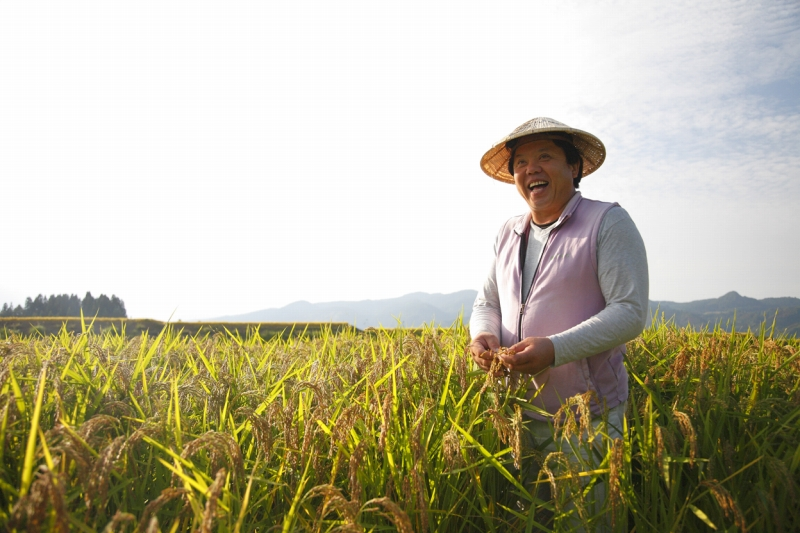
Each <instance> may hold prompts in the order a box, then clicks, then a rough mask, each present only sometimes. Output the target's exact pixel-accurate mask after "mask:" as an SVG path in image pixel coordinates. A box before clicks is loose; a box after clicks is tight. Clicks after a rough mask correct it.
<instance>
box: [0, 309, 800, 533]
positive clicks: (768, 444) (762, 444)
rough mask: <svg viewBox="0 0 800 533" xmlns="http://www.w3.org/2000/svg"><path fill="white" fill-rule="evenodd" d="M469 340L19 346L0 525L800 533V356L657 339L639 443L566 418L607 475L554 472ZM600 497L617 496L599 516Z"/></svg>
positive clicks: (638, 388) (688, 336)
mask: <svg viewBox="0 0 800 533" xmlns="http://www.w3.org/2000/svg"><path fill="white" fill-rule="evenodd" d="M468 342H469V335H468V332H467V331H466V329H465V327H464V326H463V325H462V324H460V323H456V324H454V325H453V326H452V327H451V328H449V329H437V328H425V329H422V330H413V331H412V330H403V329H394V330H373V331H367V332H357V331H353V330H343V331H338V332H334V331H333V330H330V329H328V330H325V329H323V330H322V331H321V332H318V333H317V334H316V335H315V336H314V337H310V336H303V335H300V336H296V337H292V338H283V337H275V338H272V339H264V338H262V336H261V335H258V334H252V335H240V334H239V333H236V332H229V333H202V334H194V335H186V334H183V333H182V332H179V331H176V330H174V329H172V328H171V327H167V328H165V329H164V330H163V331H161V333H160V334H158V335H150V334H148V333H142V334H141V335H139V336H136V337H133V338H129V337H126V336H124V335H122V334H119V333H117V332H116V331H105V332H103V333H92V332H91V331H88V330H87V331H85V332H83V333H73V332H69V331H68V330H66V329H62V330H61V332H60V333H58V334H56V335H43V334H30V335H18V334H14V335H11V336H10V337H8V338H7V339H4V340H0V527H2V528H4V529H7V530H10V531H29V532H36V531H109V532H110V531H141V532H145V531H146V532H155V531H164V532H168V531H169V532H175V531H201V532H210V531H223V532H235V533H238V532H245V531H280V532H284V533H286V532H290V531H318V532H328V531H348V532H356V531H365V532H366V531H401V532H411V531H415V532H433V531H437V532H472V531H504V532H505V531H520V532H522V531H525V532H529V531H550V530H553V531H565V530H568V529H569V528H570V527H572V525H573V524H576V523H578V524H580V525H582V526H583V527H585V528H587V529H588V530H593V529H595V528H597V527H599V526H600V525H608V526H610V527H611V528H612V529H613V530H615V531H639V532H646V531H708V530H717V531H746V530H747V531H766V532H789V531H796V530H798V529H800V353H799V352H800V342H798V340H797V339H796V338H782V337H779V338H772V337H771V336H770V335H768V332H767V331H765V330H764V329H763V328H762V330H761V331H760V332H747V333H732V334H731V333H726V332H724V331H721V330H719V329H717V330H714V331H700V332H698V331H692V330H690V329H679V328H676V327H674V326H673V325H671V324H665V323H657V322H656V323H655V324H654V325H653V326H652V327H650V328H649V329H647V330H646V331H644V332H643V334H642V335H641V337H640V338H638V339H636V340H635V341H632V342H631V343H629V345H628V355H627V360H626V366H627V368H628V371H629V374H630V384H631V396H630V398H629V400H628V404H627V421H628V428H627V431H626V432H625V436H624V438H622V439H609V438H607V437H606V436H605V435H604V426H602V425H600V426H599V428H593V427H592V425H591V424H586V423H585V422H586V419H587V417H581V416H579V415H580V412H581V411H582V410H585V408H586V402H587V401H588V398H582V397H578V398H575V399H571V400H570V405H571V406H572V407H570V408H567V409H565V410H564V416H562V417H559V419H558V420H557V424H556V425H555V426H556V427H555V429H554V430H553V432H554V437H557V436H558V435H561V434H565V433H566V434H571V435H572V436H573V437H577V439H573V441H575V442H577V443H578V446H584V447H586V448H587V452H588V456H589V457H590V458H591V465H589V466H587V465H586V464H576V463H574V462H571V460H570V455H569V454H566V453H552V454H548V455H545V454H544V453H543V452H542V450H543V449H544V445H545V444H546V443H542V442H535V441H534V440H533V439H531V438H529V436H528V435H527V434H526V430H527V424H526V421H525V420H526V419H525V417H524V415H523V412H524V411H525V409H529V408H531V407H532V406H530V405H529V404H527V403H526V401H525V400H524V397H525V383H524V380H518V379H513V378H514V377H513V376H511V377H503V376H500V377H498V378H492V377H487V375H486V374H484V373H483V372H481V371H479V370H477V368H476V367H474V365H473V363H472V361H471V360H470V359H469V358H468V357H467V356H466V355H465V348H466V345H467V344H468ZM595 431H597V432H598V435H599V437H597V438H593V437H594V435H592V433H593V432H595ZM568 442H570V441H568ZM592 443H594V444H592ZM526 465H527V466H526ZM531 465H532V466H531ZM529 467H532V468H534V470H535V471H538V478H535V480H534V481H533V482H531V481H530V479H529V480H528V482H526V481H525V478H523V477H522V476H521V474H520V471H521V470H520V469H522V470H525V468H529ZM595 486H597V487H600V486H602V487H604V488H605V491H604V492H605V494H606V498H605V499H604V500H603V501H602V502H598V504H597V505H591V502H589V501H588V500H587V497H589V496H590V495H591V494H592V490H591V489H592V487H595ZM545 488H546V489H549V490H543V489H545ZM547 493H549V495H548V496H546V497H542V494H547Z"/></svg>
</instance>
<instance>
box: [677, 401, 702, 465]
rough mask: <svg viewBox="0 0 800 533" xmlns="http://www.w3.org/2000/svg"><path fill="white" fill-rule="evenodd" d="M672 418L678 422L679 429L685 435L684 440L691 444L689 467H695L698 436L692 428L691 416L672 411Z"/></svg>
mask: <svg viewBox="0 0 800 533" xmlns="http://www.w3.org/2000/svg"><path fill="white" fill-rule="evenodd" d="M672 416H673V417H674V418H675V420H676V421H677V422H678V428H679V429H680V430H681V434H683V438H684V439H685V440H686V442H688V443H689V465H690V466H694V460H695V458H696V457H697V436H696V435H695V432H694V426H692V420H691V419H690V418H689V415H687V414H686V413H683V412H681V411H672Z"/></svg>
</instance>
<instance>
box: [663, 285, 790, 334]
mask: <svg viewBox="0 0 800 533" xmlns="http://www.w3.org/2000/svg"><path fill="white" fill-rule="evenodd" d="M656 312H658V315H659V317H660V316H661V315H663V317H664V318H665V319H667V320H669V319H672V320H674V321H675V324H676V325H677V326H686V325H687V324H691V325H692V326H693V327H695V328H702V327H709V328H713V327H714V326H715V325H716V324H719V325H720V326H721V327H722V328H723V329H725V330H727V331H730V329H731V325H734V324H735V327H736V329H737V330H738V331H744V330H747V329H748V328H750V329H752V330H758V328H759V327H760V326H761V324H762V322H764V321H766V323H767V326H768V327H771V326H772V322H773V320H774V321H775V333H776V334H779V333H785V334H787V335H797V334H800V298H764V299H762V300H756V299H755V298H748V297H746V296H742V295H740V294H739V293H737V292H734V291H731V292H729V293H727V294H725V295H724V296H721V297H719V298H711V299H708V300H696V301H694V302H686V303H676V302H669V301H655V302H653V301H651V302H650V314H651V316H652V315H653V314H654V313H656Z"/></svg>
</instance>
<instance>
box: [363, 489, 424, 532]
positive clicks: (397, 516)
mask: <svg viewBox="0 0 800 533" xmlns="http://www.w3.org/2000/svg"><path fill="white" fill-rule="evenodd" d="M373 505H378V506H380V507H382V508H383V510H384V511H385V512H384V515H385V516H386V517H387V518H389V520H391V521H392V523H393V524H394V527H395V528H397V531H398V533H414V529H413V528H412V527H411V520H409V518H408V515H407V514H406V513H405V511H403V510H402V509H401V508H400V507H399V506H398V505H397V504H396V503H394V502H393V501H392V500H390V499H389V498H374V499H372V500H370V501H368V502H367V503H365V504H364V508H368V507H370V506H373Z"/></svg>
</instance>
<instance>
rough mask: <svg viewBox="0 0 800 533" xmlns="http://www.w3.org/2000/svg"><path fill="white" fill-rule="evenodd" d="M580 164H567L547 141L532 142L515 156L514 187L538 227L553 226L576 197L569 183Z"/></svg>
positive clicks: (561, 153)
mask: <svg viewBox="0 0 800 533" xmlns="http://www.w3.org/2000/svg"><path fill="white" fill-rule="evenodd" d="M578 167H579V164H578V163H575V164H574V165H568V164H567V158H566V156H565V155H564V152H563V151H562V150H561V148H559V147H558V146H556V144H555V143H554V142H553V141H550V140H538V141H532V142H529V143H526V144H523V145H521V146H520V147H518V148H517V149H516V151H515V152H514V167H513V168H514V183H516V185H517V190H518V191H519V193H520V194H521V195H522V197H523V198H525V201H526V202H527V203H528V206H530V208H531V213H532V214H533V221H534V222H535V223H537V224H547V223H550V222H555V221H556V220H558V217H559V216H560V215H561V212H562V211H564V207H565V206H566V205H567V202H569V199H570V198H572V195H573V194H575V187H574V186H573V184H572V180H573V179H574V178H576V177H578Z"/></svg>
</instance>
